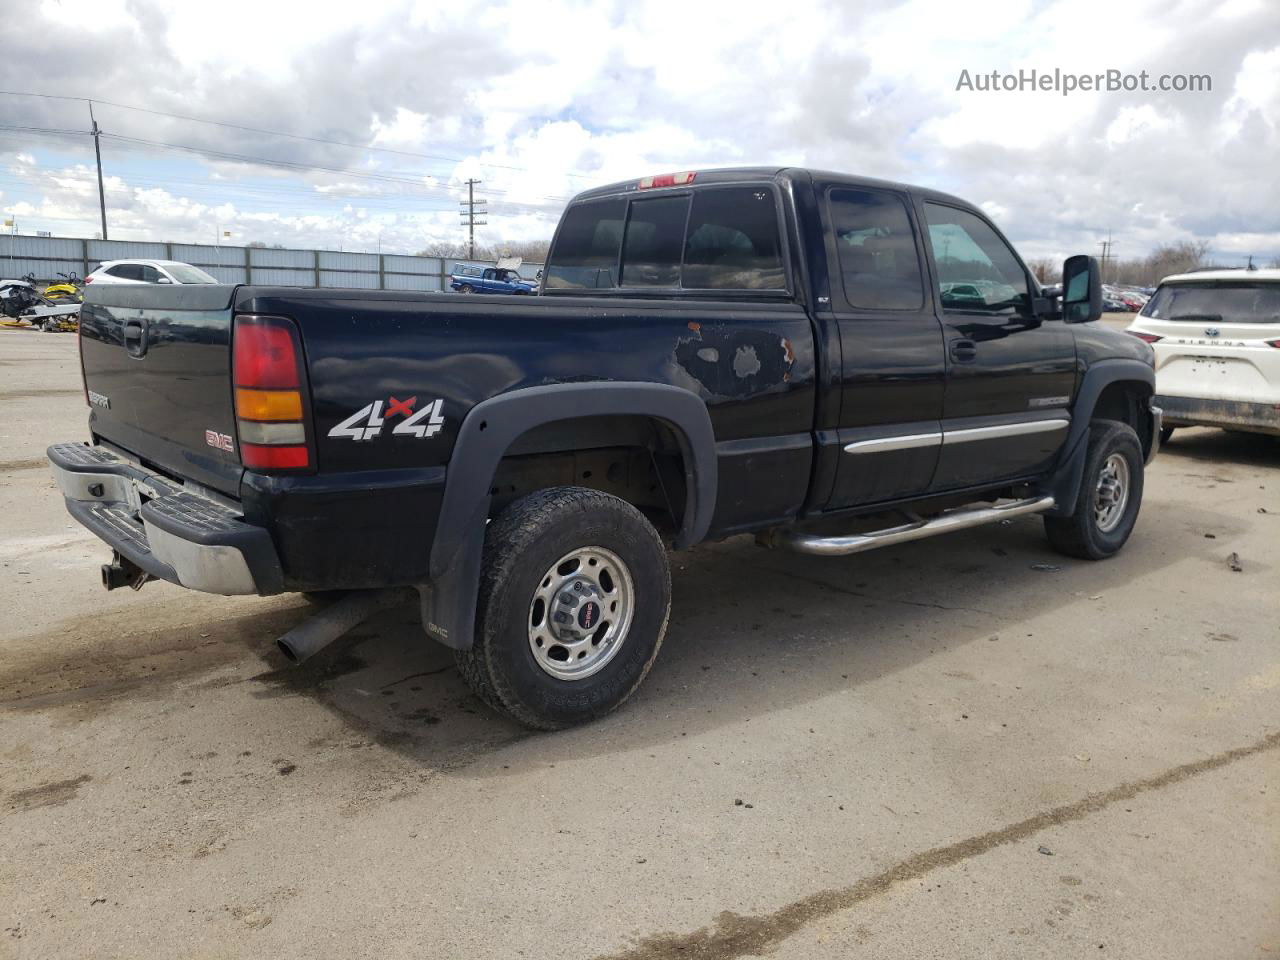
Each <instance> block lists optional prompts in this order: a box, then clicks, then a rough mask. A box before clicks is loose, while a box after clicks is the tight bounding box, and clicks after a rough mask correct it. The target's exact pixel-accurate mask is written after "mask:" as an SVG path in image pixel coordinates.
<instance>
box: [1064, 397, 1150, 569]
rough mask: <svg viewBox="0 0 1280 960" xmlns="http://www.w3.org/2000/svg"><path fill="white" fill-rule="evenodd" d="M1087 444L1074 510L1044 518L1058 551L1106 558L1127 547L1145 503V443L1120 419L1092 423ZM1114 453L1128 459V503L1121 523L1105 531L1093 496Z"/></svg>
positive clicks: (1091, 558)
mask: <svg viewBox="0 0 1280 960" xmlns="http://www.w3.org/2000/svg"><path fill="white" fill-rule="evenodd" d="M1088 443H1089V446H1088V450H1087V451H1086V453H1085V462H1084V475H1083V477H1082V478H1081V480H1080V491H1079V493H1078V494H1077V496H1076V503H1075V509H1074V510H1073V511H1072V513H1071V515H1070V516H1067V517H1045V518H1044V530H1045V533H1046V534H1047V535H1048V537H1049V543H1050V544H1052V546H1053V548H1054V549H1055V550H1057V551H1058V552H1059V553H1065V554H1066V555H1067V556H1069V557H1079V558H1080V559H1082V560H1105V559H1106V558H1107V557H1110V556H1113V555H1114V554H1116V553H1117V552H1118V551H1119V550H1120V548H1121V547H1123V546H1124V544H1125V541H1126V540H1128V539H1129V534H1130V533H1132V532H1133V525H1134V523H1135V522H1136V521H1137V519H1138V510H1139V508H1140V507H1141V506H1142V487H1143V482H1142V481H1143V476H1142V470H1143V455H1142V444H1141V443H1140V442H1139V441H1138V435H1137V434H1136V433H1135V432H1134V430H1133V427H1131V426H1129V425H1128V424H1127V423H1121V422H1120V421H1118V420H1094V421H1093V422H1092V423H1090V424H1089V441H1088ZM1114 453H1119V454H1121V455H1122V456H1123V457H1124V458H1125V460H1126V461H1127V462H1128V466H1129V491H1128V502H1127V503H1126V504H1125V508H1124V513H1123V515H1122V517H1121V519H1120V522H1119V523H1118V524H1117V525H1116V526H1115V528H1114V529H1112V530H1109V531H1104V530H1102V529H1101V528H1100V527H1099V526H1098V523H1097V518H1096V516H1095V513H1094V498H1095V496H1096V495H1097V491H1098V481H1099V478H1100V476H1101V472H1102V469H1103V465H1104V464H1105V463H1106V461H1107V458H1108V457H1110V456H1111V455H1112V454H1114Z"/></svg>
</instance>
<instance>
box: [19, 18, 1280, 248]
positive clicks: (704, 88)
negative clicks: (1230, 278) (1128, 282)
mask: <svg viewBox="0 0 1280 960" xmlns="http://www.w3.org/2000/svg"><path fill="white" fill-rule="evenodd" d="M0 12H2V13H4V14H5V16H4V17H3V21H4V22H6V23H9V24H11V25H13V24H16V23H23V24H24V28H23V35H24V36H25V37H26V38H28V39H27V41H26V42H20V43H19V42H10V43H7V44H6V47H5V55H4V57H3V58H0V89H3V90H5V91H10V92H19V93H37V94H45V95H61V96H65V97H80V98H93V99H94V100H95V101H97V103H96V104H95V108H94V109H95V114H96V116H97V119H98V122H99V124H100V125H101V127H102V130H103V131H104V133H105V134H106V136H104V138H103V141H102V148H103V165H104V168H105V171H106V175H107V182H106V189H107V205H108V217H109V227H110V231H111V236H112V237H113V238H117V239H154V240H186V241H196V242H212V241H213V240H214V238H215V237H217V236H220V234H221V232H222V231H229V232H230V233H231V235H232V237H231V239H230V240H226V241H224V242H227V243H232V244H241V243H246V242H249V241H254V240H257V241H262V242H266V243H282V244H284V245H286V246H300V247H311V246H318V247H327V248H339V247H341V248H342V249H346V250H374V249H379V248H381V249H382V250H383V251H389V252H412V251H415V250H418V249H420V248H421V247H422V246H424V245H425V244H426V243H428V242H429V241H431V240H439V239H448V240H456V239H461V238H462V236H463V234H462V230H461V229H460V227H459V225H458V223H459V217H458V212H457V211H458V209H459V207H458V201H459V199H460V198H461V197H463V196H465V189H464V188H462V187H461V186H460V184H461V183H462V181H464V180H465V179H466V178H467V177H477V178H480V179H481V180H483V181H484V183H483V185H482V186H481V187H480V188H479V194H480V195H483V196H484V197H486V198H488V200H489V213H488V217H487V219H488V226H486V227H484V228H482V230H481V231H480V238H481V239H483V240H485V241H488V242H494V241H501V240H504V239H508V240H525V239H543V238H549V236H550V234H551V230H552V229H553V227H554V224H555V221H556V219H557V218H558V216H559V214H560V211H561V209H562V208H563V205H564V202H565V201H566V199H567V198H569V197H571V196H572V195H573V194H574V193H576V192H577V191H579V190H582V189H585V188H587V187H590V186H594V185H597V184H600V183H606V182H610V181H613V180H620V179H627V178H632V177H639V176H644V175H647V174H651V173H659V172H663V171H673V170H683V169H688V168H697V167H707V166H729V165H735V164H758V163H770V164H772V163H777V164H804V165H811V166H819V167H824V168H828V169H835V170H842V171H849V172H856V173H863V174H868V175H872V176H878V177H886V178H889V179H896V180H905V181H908V182H915V183H921V184H925V185H928V186H932V187H937V188H940V189H943V190H947V191H950V192H952V193H956V194H959V195H961V196H963V197H965V198H967V199H969V200H972V201H974V202H977V203H980V204H982V205H983V206H984V207H985V208H986V209H987V210H988V211H989V212H990V213H991V214H992V215H994V216H995V217H996V218H997V221H998V222H999V223H1001V225H1002V226H1003V227H1004V228H1005V230H1006V232H1007V233H1008V234H1009V235H1010V236H1011V237H1012V238H1013V239H1014V241H1015V243H1017V245H1018V246H1019V248H1020V249H1021V250H1022V252H1023V253H1024V255H1026V256H1028V257H1034V256H1052V257H1054V258H1060V257H1062V256H1064V255H1066V254H1070V253H1075V252H1090V253H1097V252H1098V247H1097V241H1098V240H1099V239H1101V238H1103V237H1104V236H1105V235H1106V234H1107V232H1108V231H1111V232H1112V234H1113V236H1114V241H1115V252H1116V253H1117V254H1118V255H1119V256H1121V257H1131V256H1137V255H1142V254H1144V253H1146V252H1148V251H1149V250H1150V249H1151V248H1152V247H1154V246H1155V245H1157V244H1160V243H1163V242H1167V241H1174V240H1181V239H1192V238H1195V239H1203V240H1207V241H1208V242H1209V243H1210V247H1211V250H1212V251H1213V254H1214V256H1215V258H1216V259H1217V260H1218V261H1219V262H1222V263H1226V264H1238V263H1243V262H1244V257H1245V256H1246V255H1248V254H1254V255H1255V257H1257V258H1260V259H1262V260H1264V261H1270V260H1272V259H1275V258H1277V257H1280V176H1278V175H1277V170H1280V162H1278V161H1280V10H1278V9H1277V7H1276V4H1275V0H1204V2H1201V0H1184V2H1176V0H1175V2H1169V0H1161V2H1142V0H1140V2H1126V0H1024V2H1018V0H1013V2H1005V3H999V4H993V5H992V6H991V7H990V8H989V9H987V10H983V9H982V6H981V5H980V4H978V3H956V2H954V0H938V2H935V0H902V2H897V3H895V2H892V0H876V2H858V0H848V2H843V3H840V2H833V3H824V2H822V0H789V2H787V3H786V4H782V5H777V4H773V5H768V6H764V5H762V6H760V7H758V8H756V7H753V6H752V5H751V4H747V3H743V2H742V0H734V2H724V3H720V2H694V3H684V4H680V3H672V2H670V0H665V2H644V0H621V2H616V3H614V2H595V3H575V2H564V0H541V2H538V3H536V4H535V3H529V4H520V3H516V4H498V3H494V4H482V3H471V4H468V3H447V4H446V3H414V2H407V0H385V2H384V0H363V2H361V3H358V4H355V3H336V2H332V0H311V2H307V3H289V2H284V0H267V2H263V0H253V2H249V0H217V2H194V0H189V2H178V0H170V2H162V0H43V2H37V0H0ZM59 38H60V39H59ZM46 41H49V42H46ZM53 42H56V44H58V45H59V46H58V49H59V50H60V52H59V53H58V54H57V55H56V56H54V55H53V46H51V43H53ZM1032 68H1034V69H1036V70H1038V71H1040V72H1042V73H1044V72H1049V73H1052V71H1054V70H1055V69H1058V70H1061V71H1065V72H1071V73H1074V74H1094V73H1101V72H1104V71H1106V70H1108V69H1116V70H1122V71H1126V72H1132V73H1135V74H1136V73H1138V72H1139V71H1142V70H1145V71H1147V72H1148V73H1149V74H1150V76H1151V78H1152V81H1153V82H1154V81H1155V79H1156V78H1158V77H1159V76H1160V75H1162V74H1207V75H1208V76H1210V77H1211V79H1212V90H1211V91H1209V92H1165V93H1162V92H1157V91H1149V92H1141V91H1134V92H1123V91H1121V92H1079V91H1077V92H1074V93H1072V94H1070V95H1067V96H1063V95H1062V94H1061V93H1059V92H1052V91H1037V92H1032V91H1027V92H1003V91H1002V92H979V91H975V90H957V89H956V87H957V83H958V81H959V78H960V76H961V71H963V70H968V71H969V73H970V76H976V75H978V74H981V73H990V71H992V70H999V71H1001V72H1016V71H1018V70H1019V69H1025V70H1029V69H1032ZM147 111H152V112H147ZM198 121H217V122H216V123H211V122H198ZM88 126H89V114H88V107H87V105H86V104H85V103H84V102H82V101H78V100H58V99H47V98H37V97H27V96H11V95H7V94H6V95H0V210H3V211H4V214H5V218H6V219H7V218H10V217H12V218H13V219H15V220H16V222H17V229H18V230H19V232H22V233H31V232H34V231H36V230H50V231H52V232H53V233H54V234H55V235H67V236H94V235H95V233H96V231H97V230H98V212H97V189H96V181H95V177H94V168H93V145H92V140H91V139H90V138H89V137H87V136H86V135H85V134H84V133H83V131H85V130H87V129H88ZM51 130H53V131H61V132H49V131H51ZM276 134H289V135H291V136H281V135H276ZM264 161H270V162H269V163H268V162H264Z"/></svg>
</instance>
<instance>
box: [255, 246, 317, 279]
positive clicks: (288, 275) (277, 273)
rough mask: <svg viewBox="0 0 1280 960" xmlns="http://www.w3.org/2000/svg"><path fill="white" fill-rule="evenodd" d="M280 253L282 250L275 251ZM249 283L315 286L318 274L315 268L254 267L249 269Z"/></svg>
mask: <svg viewBox="0 0 1280 960" xmlns="http://www.w3.org/2000/svg"><path fill="white" fill-rule="evenodd" d="M275 252H276V253H279V252H280V251H279V250H277V251H275ZM249 283H260V284H263V285H265V286H269V287H314V286H315V285H316V274H315V271H314V270H287V269H272V268H270V267H254V268H253V269H252V270H250V271H249Z"/></svg>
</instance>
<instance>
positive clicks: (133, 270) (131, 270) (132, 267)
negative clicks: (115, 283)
mask: <svg viewBox="0 0 1280 960" xmlns="http://www.w3.org/2000/svg"><path fill="white" fill-rule="evenodd" d="M107 273H109V274H111V276H113V277H119V278H120V279H121V280H141V279H142V266H141V265H140V264H137V263H118V264H116V265H115V266H114V267H111V268H110V269H109V270H107Z"/></svg>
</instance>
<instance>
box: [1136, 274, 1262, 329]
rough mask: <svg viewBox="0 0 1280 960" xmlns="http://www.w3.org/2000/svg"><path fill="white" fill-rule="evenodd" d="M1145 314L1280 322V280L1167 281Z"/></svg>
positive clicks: (1207, 320)
mask: <svg viewBox="0 0 1280 960" xmlns="http://www.w3.org/2000/svg"><path fill="white" fill-rule="evenodd" d="M1141 316H1144V317H1150V318H1151V319H1152V320H1184V321H1187V322H1188V323H1280V283H1268V282H1261V283H1258V282H1255V283H1249V282H1239V281H1230V280H1229V281H1212V282H1209V281H1206V282H1204V283H1196V282H1194V281H1191V282H1186V281H1181V282H1178V283H1166V284H1163V285H1161V287H1160V289H1158V290H1157V291H1156V292H1155V293H1154V294H1153V295H1152V297H1151V299H1150V300H1148V301H1147V305H1146V306H1145V307H1143V308H1142V311H1141Z"/></svg>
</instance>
